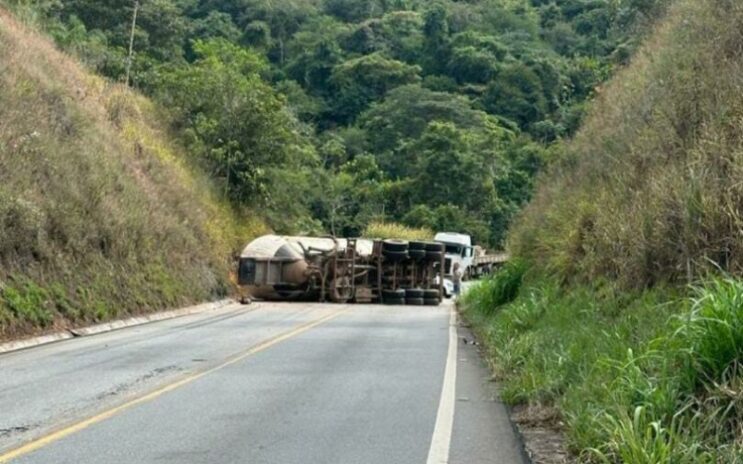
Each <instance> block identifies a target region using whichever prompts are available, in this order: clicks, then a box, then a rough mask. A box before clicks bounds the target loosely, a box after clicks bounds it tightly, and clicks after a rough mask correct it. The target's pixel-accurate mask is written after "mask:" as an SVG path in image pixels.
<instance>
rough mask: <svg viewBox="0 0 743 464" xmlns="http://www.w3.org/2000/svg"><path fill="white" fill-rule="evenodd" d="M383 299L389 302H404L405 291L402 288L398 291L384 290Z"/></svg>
mask: <svg viewBox="0 0 743 464" xmlns="http://www.w3.org/2000/svg"><path fill="white" fill-rule="evenodd" d="M382 299H383V300H385V301H387V300H404V299H405V290H404V289H402V288H400V289H398V290H387V289H385V290H382Z"/></svg>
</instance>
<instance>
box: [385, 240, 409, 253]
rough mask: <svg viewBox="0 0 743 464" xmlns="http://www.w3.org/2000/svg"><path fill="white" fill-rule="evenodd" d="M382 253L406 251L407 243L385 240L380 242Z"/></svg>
mask: <svg viewBox="0 0 743 464" xmlns="http://www.w3.org/2000/svg"><path fill="white" fill-rule="evenodd" d="M382 251H392V252H404V251H408V242H406V241H404V240H385V241H383V242H382Z"/></svg>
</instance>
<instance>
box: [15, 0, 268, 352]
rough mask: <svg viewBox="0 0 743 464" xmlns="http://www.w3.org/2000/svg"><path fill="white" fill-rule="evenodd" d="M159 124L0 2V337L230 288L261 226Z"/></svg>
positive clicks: (144, 106)
mask: <svg viewBox="0 0 743 464" xmlns="http://www.w3.org/2000/svg"><path fill="white" fill-rule="evenodd" d="M160 127H162V126H161V124H160V121H159V120H158V114H157V111H156V109H155V108H154V107H153V105H152V104H151V103H150V102H149V101H147V100H146V99H144V98H143V97H141V96H139V95H137V94H135V93H131V92H129V91H127V90H126V89H124V88H123V87H122V86H120V85H116V84H111V83H109V82H107V81H104V80H103V79H100V78H98V77H95V76H92V75H91V74H89V73H87V72H86V71H85V70H83V68H81V66H79V65H78V64H77V63H76V62H75V61H74V60H73V59H71V58H70V57H69V56H66V55H64V54H62V53H60V52H59V51H57V50H56V49H55V47H54V46H53V45H52V44H51V43H50V42H49V41H47V40H46V39H43V38H41V37H40V36H39V35H37V34H36V33H34V32H32V31H29V30H27V29H26V28H24V27H23V26H21V25H20V24H19V23H18V22H16V21H15V20H14V19H13V18H12V17H11V16H10V15H9V14H8V13H7V12H5V11H3V10H0V291H1V293H0V339H2V338H7V337H10V336H17V335H21V334H25V333H29V332H32V331H35V330H39V329H40V328H41V329H44V328H50V327H52V326H64V325H69V324H80V323H86V322H91V321H100V320H105V319H108V318H112V317H117V316H123V315H126V314H132V313H140V312H144V311H152V310H156V309H162V308H166V307H171V306H176V305H181V304H186V303H189V302H196V301H203V300H205V299H209V298H214V297H216V296H218V295H224V294H225V293H226V292H227V291H228V285H229V284H228V279H227V276H228V264H229V259H230V253H231V252H232V251H233V250H235V249H236V248H237V247H238V246H239V244H241V243H242V242H243V241H244V240H246V239H247V238H249V237H250V235H252V234H255V233H257V232H259V231H260V230H261V229H262V227H263V226H262V224H261V222H260V221H259V220H253V219H251V218H250V217H243V218H239V219H238V218H237V215H236V214H235V213H234V212H233V211H232V210H231V209H230V208H228V207H227V206H226V205H225V204H223V203H222V202H221V201H220V199H219V195H218V194H217V193H215V192H214V191H213V189H212V187H211V185H210V184H209V182H208V181H207V180H206V179H205V178H204V177H203V176H202V175H200V174H198V173H196V171H194V170H192V169H190V168H189V167H188V166H187V165H186V164H184V162H183V161H182V160H181V159H180V158H179V153H178V147H177V146H176V145H175V144H173V143H172V142H171V141H170V140H169V139H168V136H167V134H166V133H165V132H163V131H161V130H160ZM245 216H248V215H245Z"/></svg>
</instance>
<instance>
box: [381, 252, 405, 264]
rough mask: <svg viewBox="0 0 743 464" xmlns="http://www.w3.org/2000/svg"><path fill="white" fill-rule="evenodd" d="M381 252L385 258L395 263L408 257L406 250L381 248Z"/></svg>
mask: <svg viewBox="0 0 743 464" xmlns="http://www.w3.org/2000/svg"><path fill="white" fill-rule="evenodd" d="M382 254H383V255H384V257H385V259H387V260H389V261H392V262H395V263H397V262H400V261H405V260H406V259H408V252H407V251H390V250H384V249H383V250H382Z"/></svg>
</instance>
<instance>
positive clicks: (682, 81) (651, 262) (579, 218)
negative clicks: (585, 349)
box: [510, 0, 743, 287]
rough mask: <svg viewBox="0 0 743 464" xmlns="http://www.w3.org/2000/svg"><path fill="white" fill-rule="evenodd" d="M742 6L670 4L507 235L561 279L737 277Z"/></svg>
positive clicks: (741, 225) (742, 168) (728, 2)
mask: <svg viewBox="0 0 743 464" xmlns="http://www.w3.org/2000/svg"><path fill="white" fill-rule="evenodd" d="M742 89H743V3H741V2H739V1H736V0H679V1H677V2H676V3H675V5H674V6H672V7H671V8H670V11H669V13H668V16H667V18H665V20H664V21H663V22H662V23H661V25H660V26H659V27H658V29H657V31H656V32H655V34H654V36H653V37H652V38H651V40H650V41H649V42H648V43H647V44H646V45H645V46H644V48H643V49H642V50H641V51H640V52H639V54H638V55H637V56H636V58H634V60H633V62H632V64H631V65H630V66H629V67H628V68H627V69H625V70H624V71H622V72H620V73H619V74H618V75H617V76H616V77H615V78H614V79H613V81H612V82H611V83H610V84H609V85H607V86H606V87H605V88H603V89H600V93H599V97H598V99H597V101H596V102H595V103H594V104H593V107H592V110H591V113H590V116H589V118H588V120H587V121H586V123H585V126H584V127H583V129H582V130H581V131H580V133H579V134H578V135H577V136H576V138H575V139H574V140H573V141H571V142H570V143H568V144H567V145H566V146H565V147H564V150H563V154H562V158H561V160H560V161H559V162H558V163H557V164H556V165H555V166H553V167H552V169H551V170H550V172H549V173H547V174H546V175H545V176H544V177H543V178H542V179H541V181H540V185H539V188H538V193H537V194H536V197H535V199H534V201H533V202H532V203H531V205H530V206H529V207H528V208H527V209H526V211H525V212H524V213H523V214H522V216H521V218H520V220H519V221H518V222H517V224H516V226H515V227H514V228H513V229H512V233H511V236H510V245H511V248H512V249H513V250H514V251H515V252H516V254H518V255H521V256H524V257H527V258H530V259H532V260H534V261H535V262H537V263H539V264H540V265H541V266H542V267H544V268H547V269H549V270H551V271H552V272H554V273H556V274H557V275H560V276H562V277H563V278H565V279H571V278H573V277H574V276H578V277H579V278H582V279H584V280H592V279H595V278H597V277H608V278H612V279H618V280H620V281H621V282H622V283H623V284H624V285H626V286H631V287H646V286H651V285H653V284H655V283H658V282H661V281H669V280H670V281H687V280H693V279H695V278H697V277H698V276H700V275H703V274H705V273H706V272H707V271H708V270H710V269H722V270H724V271H727V272H729V273H731V274H733V275H741V274H743V91H742Z"/></svg>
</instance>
